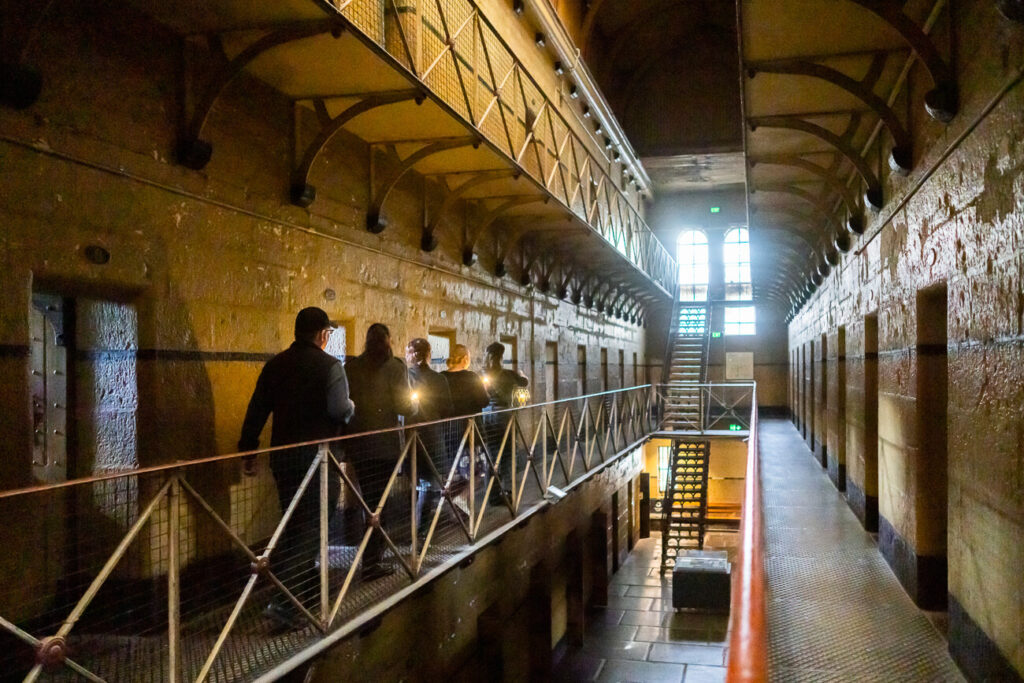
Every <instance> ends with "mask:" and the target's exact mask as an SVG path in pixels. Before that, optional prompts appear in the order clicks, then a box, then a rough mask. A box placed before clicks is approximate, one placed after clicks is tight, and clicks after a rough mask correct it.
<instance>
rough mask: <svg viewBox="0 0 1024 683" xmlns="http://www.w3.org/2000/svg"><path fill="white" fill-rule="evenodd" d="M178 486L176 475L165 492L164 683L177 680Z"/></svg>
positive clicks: (178, 617) (178, 677)
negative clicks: (165, 660)
mask: <svg viewBox="0 0 1024 683" xmlns="http://www.w3.org/2000/svg"><path fill="white" fill-rule="evenodd" d="M180 487H181V484H179V483H178V475H177V474H175V475H174V476H173V478H172V479H171V488H170V489H168V491H167V680H168V681H170V683H177V682H178V681H179V680H180V673H181V672H180V671H179V669H178V667H179V658H180V655H179V652H180V644H181V582H180V579H181V577H180V570H181V567H180V558H179V548H178V537H179V532H180V530H181V488H180Z"/></svg>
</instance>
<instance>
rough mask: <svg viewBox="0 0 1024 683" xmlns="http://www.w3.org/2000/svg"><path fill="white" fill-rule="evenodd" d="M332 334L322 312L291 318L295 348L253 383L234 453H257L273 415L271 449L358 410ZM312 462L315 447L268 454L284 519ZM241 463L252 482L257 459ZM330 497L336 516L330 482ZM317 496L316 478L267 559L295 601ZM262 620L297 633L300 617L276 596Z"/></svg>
mask: <svg viewBox="0 0 1024 683" xmlns="http://www.w3.org/2000/svg"><path fill="white" fill-rule="evenodd" d="M333 331H334V327H333V326H332V325H331V321H330V319H329V318H328V317H327V313H326V312H324V311H323V310H322V309H320V308H316V307H315V306H311V307H309V308H304V309H302V310H301V311H299V314H298V315H297V316H296V317H295V341H294V342H292V345H291V346H290V347H288V349H286V350H284V351H282V352H281V353H279V354H277V355H276V356H274V357H273V358H271V359H270V360H269V361H267V364H266V365H264V366H263V370H262V371H261V372H260V376H259V379H257V380H256V389H255V390H254V391H253V394H252V398H251V399H250V400H249V409H248V410H247V411H246V413H245V421H244V422H243V423H242V436H241V438H240V439H239V441H238V450H239V451H252V450H256V449H257V448H259V445H260V444H259V437H260V432H261V431H263V426H264V424H266V422H267V418H268V417H269V416H270V414H271V413H273V414H274V422H273V429H272V431H271V434H270V445H271V446H283V445H286V444H292V443H302V442H306V441H319V440H322V439H330V438H333V437H336V436H338V434H339V432H340V430H341V427H342V426H343V425H344V424H345V423H346V422H347V421H348V419H349V417H351V416H352V412H353V410H354V408H355V407H354V405H353V403H352V401H351V400H350V399H349V395H348V380H347V378H346V377H345V369H344V367H343V366H342V364H341V361H339V360H338V359H337V358H335V357H334V356H331V355H328V354H327V353H325V352H324V348H325V347H326V346H327V340H328V339H329V338H330V336H331V333H332V332H333ZM316 454H317V445H316V444H311V445H308V446H299V447H296V448H288V449H283V450H280V451H274V452H272V453H271V454H270V470H271V472H273V474H274V481H275V482H276V484H277V495H278V499H279V501H280V504H281V511H282V513H283V512H284V511H285V510H287V509H288V506H289V505H290V504H291V502H292V499H293V498H294V497H295V494H296V493H297V492H298V490H299V486H300V484H301V483H302V479H303V477H305V475H306V472H307V471H308V470H309V468H310V466H311V465H312V464H313V460H314V459H315V458H316ZM243 462H244V471H245V473H246V474H247V475H250V476H251V475H254V474H255V473H256V460H255V457H254V456H251V457H248V458H245V459H244V461H243ZM328 489H329V496H330V500H329V501H328V509H332V510H333V509H334V506H335V504H336V503H337V498H338V494H339V491H340V485H339V482H338V479H337V477H331V478H330V481H329V482H328ZM319 491H320V485H319V482H318V479H317V478H316V477H314V479H313V480H311V481H310V483H309V485H308V486H307V488H306V491H305V493H304V494H303V495H302V497H301V498H300V500H299V503H298V505H297V506H296V508H295V511H294V512H293V513H292V517H291V519H290V520H289V521H288V524H287V525H286V526H285V529H284V532H283V533H282V534H281V537H280V538H279V539H278V543H277V547H276V548H275V549H274V551H273V552H272V553H271V555H270V558H271V568H272V570H273V571H274V574H275V575H276V576H277V577H278V578H279V579H280V580H281V581H282V582H283V583H284V585H285V586H286V587H288V589H289V590H290V591H292V593H293V594H296V597H298V598H299V599H300V600H301V598H302V596H301V595H299V594H297V591H298V590H299V587H300V586H302V585H303V584H304V583H305V584H308V583H309V574H310V573H311V572H312V571H314V565H313V562H314V559H315V557H316V554H317V549H318V548H319V545H320V544H319V531H320V525H319V515H320V512H319V510H320V501H319ZM266 613H267V615H268V616H270V617H271V618H272V619H274V620H275V621H276V622H278V624H279V625H283V626H289V627H296V626H299V625H300V622H299V620H298V616H299V615H298V610H297V609H295V607H294V605H292V603H291V602H290V601H288V600H287V598H285V597H284V596H283V595H277V596H275V598H274V600H273V602H271V603H270V605H268V606H267V611H266Z"/></svg>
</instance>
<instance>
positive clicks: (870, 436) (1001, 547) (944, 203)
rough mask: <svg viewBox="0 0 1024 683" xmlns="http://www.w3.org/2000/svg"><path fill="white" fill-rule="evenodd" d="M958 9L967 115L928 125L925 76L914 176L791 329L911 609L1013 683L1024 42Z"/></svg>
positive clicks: (1023, 533)
mask: <svg viewBox="0 0 1024 683" xmlns="http://www.w3.org/2000/svg"><path fill="white" fill-rule="evenodd" d="M953 8H954V9H953V21H952V23H951V26H952V27H953V41H952V42H953V44H955V45H957V46H958V48H959V50H958V52H957V54H956V61H955V68H956V71H957V73H958V83H959V87H960V101H961V106H960V113H959V114H958V115H957V117H956V118H955V119H954V120H953V121H952V122H951V123H950V124H949V125H948V126H943V125H942V124H940V123H937V122H935V121H932V120H931V119H929V118H928V117H927V116H926V115H925V114H924V111H923V107H922V106H921V97H922V95H923V92H924V91H925V90H926V89H927V88H928V87H930V86H929V84H928V82H927V77H926V76H925V75H924V73H923V72H920V77H919V78H918V77H916V76H915V75H914V74H917V73H918V71H917V70H915V72H914V74H912V78H911V81H910V82H911V86H912V87H911V92H910V101H911V105H912V106H910V108H909V109H908V111H909V112H910V116H911V122H912V124H913V126H912V128H913V130H914V143H915V144H914V147H915V150H916V158H915V164H914V170H913V171H912V172H911V173H910V175H909V176H908V177H907V178H899V177H896V176H892V177H889V178H888V180H887V183H886V187H885V190H886V194H887V204H886V206H885V207H884V208H883V209H882V211H881V212H880V213H879V214H877V215H875V216H874V217H873V218H872V220H871V224H870V225H869V227H868V230H867V232H866V234H865V236H864V237H863V238H861V239H859V240H857V241H856V244H855V245H854V250H853V251H851V252H850V254H848V255H846V256H844V257H843V258H842V263H841V264H840V265H839V266H838V267H837V268H835V269H834V270H833V273H832V275H831V276H830V277H829V278H828V279H827V281H826V282H825V284H824V285H823V286H822V287H820V288H819V290H818V291H817V293H816V294H815V295H814V296H813V297H812V299H811V300H810V301H809V302H808V303H807V304H806V305H805V306H804V308H803V309H802V310H801V311H800V313H799V314H798V315H797V316H796V318H795V319H794V320H793V322H792V323H791V324H790V327H789V338H790V348H791V349H792V350H793V351H796V352H798V353H796V354H795V355H794V356H793V359H794V360H795V361H797V362H796V365H794V366H793V367H792V368H791V382H792V384H793V386H796V387H800V388H802V395H799V394H798V393H797V392H794V393H793V394H791V401H793V405H792V407H793V409H794V413H795V414H796V415H797V416H798V424H799V425H800V426H801V427H802V428H805V429H806V428H807V427H808V424H807V423H808V422H809V421H811V419H812V415H811V412H810V411H808V410H805V411H803V413H801V411H800V410H799V408H800V406H801V405H806V404H807V403H808V402H809V403H813V404H814V407H813V420H814V425H813V428H812V429H807V430H806V431H805V434H806V435H807V437H808V439H809V440H810V438H811V435H812V434H813V438H814V440H815V445H819V448H820V444H821V443H822V441H821V440H822V439H825V445H826V446H827V457H826V461H825V464H827V465H828V466H829V467H830V472H831V470H833V469H834V470H835V472H836V474H837V475H838V471H839V465H840V464H845V465H846V469H845V475H846V482H845V485H846V488H847V496H848V498H849V500H850V504H851V506H852V507H853V508H854V509H855V510H856V511H857V512H858V514H859V515H860V516H861V519H862V520H866V523H867V524H868V525H869V526H870V519H871V516H872V514H871V508H872V506H873V505H876V506H877V514H878V525H879V531H880V537H879V543H880V546H881V549H882V551H883V554H884V555H885V556H886V558H887V560H888V561H889V562H890V564H891V565H892V566H893V569H894V571H895V572H896V574H897V576H899V578H900V580H901V581H902V582H903V584H904V586H905V587H906V588H907V590H908V592H909V593H910V594H911V595H912V596H913V597H914V598H915V599H916V600H917V601H918V603H919V604H921V605H924V606H931V607H935V606H939V605H942V604H944V603H945V602H946V598H947V593H948V603H949V609H950V632H949V638H950V649H951V651H952V652H953V654H954V656H955V657H956V659H957V661H958V663H959V664H960V665H961V667H962V668H963V669H964V671H965V672H966V673H968V675H969V676H971V677H974V678H982V677H993V679H994V678H998V679H1000V680H1003V679H1004V677H1010V678H1012V677H1013V676H1020V675H1021V674H1022V673H1024V645H1022V643H1024V622H1022V621H1021V614H1024V582H1022V581H1021V580H1020V577H1021V572H1020V567H1021V566H1024V555H1022V553H1024V457H1022V450H1021V449H1022V444H1024V363H1022V360H1024V314H1022V311H1024V288H1022V285H1021V283H1022V282H1024V272H1022V270H1024V205H1022V203H1021V196H1022V189H1024V185H1022V183H1024V147H1022V145H1021V143H1020V140H1021V139H1024V113H1022V112H1024V85H1022V84H1021V80H1022V71H1021V68H1022V67H1021V65H1022V64H1024V30H1022V28H1021V26H1020V24H1013V23H1011V22H1009V21H1007V20H1006V19H1004V18H1002V17H1001V16H1000V15H999V14H998V12H997V11H996V8H995V3H990V2H963V3H955V4H954V5H953ZM947 28H948V27H946V25H945V24H943V25H942V27H941V29H940V30H946V29H947ZM886 144H888V143H886ZM883 151H887V150H883ZM883 157H884V155H883V154H881V153H880V154H879V156H878V158H879V159H881V158H883ZM875 330H877V332H875ZM841 338H842V339H843V341H842V342H840V339H841ZM823 339H824V340H825V344H824V347H823V346H822V340H823ZM822 349H824V354H822ZM805 354H806V355H805ZM810 356H813V360H812V359H811V358H810ZM812 364H813V365H812ZM876 368H877V370H876ZM812 372H813V373H814V380H813V382H812V381H811V377H810V374H811V373H812ZM843 374H845V377H846V383H845V386H844V387H841V386H833V383H835V382H840V381H841V380H840V378H841V377H842V375H843ZM822 378H827V379H825V381H826V382H827V383H828V386H827V391H826V392H823V391H822V386H821V384H822ZM839 392H845V393H844V394H842V395H843V396H844V398H845V403H844V405H843V409H842V410H841V409H840V407H839V405H838V401H839V396H840V395H841V394H840V393H839ZM826 394H827V400H826ZM844 415H845V418H844ZM821 420H825V421H826V422H827V426H826V425H822V424H820V423H819V421H821ZM819 452H820V451H819ZM947 566H948V579H947ZM1014 672H1015V673H1014Z"/></svg>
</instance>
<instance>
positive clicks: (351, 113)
mask: <svg viewBox="0 0 1024 683" xmlns="http://www.w3.org/2000/svg"><path fill="white" fill-rule="evenodd" d="M327 99H330V98H320V99H317V100H314V104H315V107H316V109H317V111H318V113H319V114H320V116H319V118H320V119H321V127H320V132H319V133H317V135H316V137H315V138H313V140H312V141H311V142H310V143H309V144H308V145H303V144H302V143H303V139H302V138H303V136H302V117H301V116H300V113H301V109H302V105H301V104H300V103H299V102H296V103H294V104H293V105H292V117H293V125H294V128H295V134H294V135H293V136H292V140H293V149H292V158H293V160H294V164H293V169H292V178H291V187H290V190H289V195H290V198H291V202H292V204H295V205H296V206H302V207H307V206H309V205H310V204H312V203H313V201H314V200H315V199H316V188H315V187H313V186H312V185H310V184H309V172H310V169H312V167H313V164H314V163H316V160H317V159H318V158H319V157H320V154H321V153H322V152H323V150H324V148H325V147H326V146H327V144H328V143H329V142H330V141H331V139H332V138H334V136H335V135H337V134H338V132H340V131H341V129H343V128H344V127H345V125H346V124H347V123H349V122H350V121H351V120H352V119H354V118H356V117H357V116H359V115H360V114H365V113H366V112H368V111H371V110H373V109H376V108H378V107H383V106H386V105H389V104H397V103H399V102H407V101H409V100H416V101H417V102H422V101H423V93H421V92H420V91H419V90H415V89H411V90H396V91H392V92H381V93H371V94H368V95H365V96H364V97H362V99H360V100H359V101H358V102H356V103H355V104H353V105H351V106H349V107H347V108H346V109H345V110H343V111H342V112H341V113H339V114H337V115H336V116H334V117H333V118H332V117H330V116H329V115H328V114H327V109H326V100H327Z"/></svg>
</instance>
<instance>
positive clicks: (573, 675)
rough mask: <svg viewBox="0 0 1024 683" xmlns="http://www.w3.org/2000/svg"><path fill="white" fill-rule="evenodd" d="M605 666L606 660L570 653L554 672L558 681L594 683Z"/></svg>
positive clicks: (579, 653)
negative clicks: (591, 682) (586, 682)
mask: <svg viewBox="0 0 1024 683" xmlns="http://www.w3.org/2000/svg"><path fill="white" fill-rule="evenodd" d="M602 666H604V659H602V658H600V657H592V656H590V655H585V654H583V653H582V652H570V653H569V654H567V655H566V656H565V657H563V658H562V661H561V662H560V663H559V664H558V666H556V667H555V670H554V671H552V678H553V679H554V680H556V681H592V680H594V679H595V678H597V675H598V674H599V673H600V672H601V667H602Z"/></svg>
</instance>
